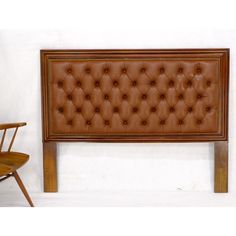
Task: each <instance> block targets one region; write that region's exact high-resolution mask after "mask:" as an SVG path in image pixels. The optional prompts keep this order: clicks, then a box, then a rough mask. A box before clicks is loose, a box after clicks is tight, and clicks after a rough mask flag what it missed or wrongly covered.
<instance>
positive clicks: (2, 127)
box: [0, 123, 26, 152]
mask: <svg viewBox="0 0 236 236" xmlns="http://www.w3.org/2000/svg"><path fill="white" fill-rule="evenodd" d="M25 125H26V123H11V124H2V125H0V130H3V135H2V138H1V142H0V152H2V148H3V144H4V141H5V137H6V134H7V130H9V129H15V130H14V133H13V136H12V138H11V141H10V143H9V146H8V148H7V151H8V152H10V151H11V148H12V145H13V143H14V141H15V137H16V134H17V131H18V128H19V127H21V126H25Z"/></svg>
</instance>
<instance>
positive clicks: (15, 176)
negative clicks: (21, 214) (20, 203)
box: [12, 171, 34, 207]
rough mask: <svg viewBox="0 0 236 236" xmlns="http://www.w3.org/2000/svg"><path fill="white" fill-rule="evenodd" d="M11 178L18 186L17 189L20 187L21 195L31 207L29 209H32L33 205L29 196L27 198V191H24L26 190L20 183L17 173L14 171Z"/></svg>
mask: <svg viewBox="0 0 236 236" xmlns="http://www.w3.org/2000/svg"><path fill="white" fill-rule="evenodd" d="M12 176H14V178H15V180H16V182H17V184H18V185H19V187H20V189H21V191H22V193H23V194H24V196H25V198H26V199H27V201H28V203H29V204H30V206H31V207H34V204H33V202H32V200H31V198H30V196H29V194H28V192H27V190H26V188H25V186H24V184H23V182H22V181H21V179H20V176H19V175H18V173H17V172H16V171H14V172H13V173H12Z"/></svg>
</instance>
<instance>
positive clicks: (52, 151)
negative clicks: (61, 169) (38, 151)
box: [43, 142, 58, 192]
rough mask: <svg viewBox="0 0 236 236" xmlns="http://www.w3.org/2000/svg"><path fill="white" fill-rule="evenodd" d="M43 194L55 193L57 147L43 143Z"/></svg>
mask: <svg viewBox="0 0 236 236" xmlns="http://www.w3.org/2000/svg"><path fill="white" fill-rule="evenodd" d="M43 172H44V192H57V191H58V188H57V146H56V143H53V142H43Z"/></svg>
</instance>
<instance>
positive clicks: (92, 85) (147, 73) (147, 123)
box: [44, 51, 227, 138]
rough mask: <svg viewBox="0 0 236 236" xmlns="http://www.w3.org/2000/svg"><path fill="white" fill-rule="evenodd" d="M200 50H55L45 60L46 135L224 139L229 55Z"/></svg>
mask: <svg viewBox="0 0 236 236" xmlns="http://www.w3.org/2000/svg"><path fill="white" fill-rule="evenodd" d="M50 53H52V51H51V52H50ZM50 53H49V54H50ZM103 54H104V53H103ZM137 54H138V53H137ZM195 54H196V53H195ZM195 54H194V55H193V53H189V54H186V53H182V54H181V51H180V52H178V53H177V54H176V53H174V54H172V55H170V54H168V53H166V54H165V53H164V54H162V55H161V56H160V55H158V54H157V55H155V56H153V55H152V54H146V55H145V56H143V55H140V56H138V55H136V56H135V57H133V56H132V55H123V58H121V57H120V56H119V57H117V58H116V57H115V56H114V57H112V58H109V57H108V56H107V57H105V56H104V55H103V58H96V55H95V56H94V55H92V56H87V57H86V56H84V57H83V56H81V55H80V54H79V53H78V52H77V54H76V56H74V55H73V56H74V57H73V58H71V55H70V54H66V53H65V55H63V54H60V53H59V55H58V57H55V55H53V56H54V57H53V58H50V59H48V60H47V61H46V65H45V67H46V66H47V71H46V78H45V79H46V80H45V81H46V82H45V84H44V86H46V88H45V90H46V91H47V106H46V109H45V110H44V111H45V114H44V118H45V116H46V119H45V120H44V122H45V129H47V131H46V132H47V133H48V134H49V136H50V135H52V136H53V135H55V136H57V135H60V136H61V137H63V135H65V136H66V135H72V136H73V135H80V136H81V135H82V136H83V135H124V136H125V135H186V136H187V135H196V134H198V135H199V134H202V135H221V136H222V134H223V136H224V138H225V133H226V130H225V129H226V128H225V127H226V122H227V121H226V118H225V114H226V113H227V111H225V110H227V107H224V104H223V103H224V102H225V104H226V100H227V94H225V90H226V89H227V82H226V81H224V80H226V79H225V78H224V77H222V68H221V63H222V62H221V61H220V58H221V57H222V55H221V54H220V55H215V54H214V55H210V56H209V55H208V54H203V53H199V54H196V55H195ZM44 56H45V55H44ZM44 63H45V62H44ZM44 108H45V107H44ZM224 109H225V110H224Z"/></svg>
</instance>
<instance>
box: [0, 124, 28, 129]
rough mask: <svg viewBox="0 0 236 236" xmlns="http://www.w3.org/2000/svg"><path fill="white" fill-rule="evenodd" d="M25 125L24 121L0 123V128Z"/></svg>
mask: <svg viewBox="0 0 236 236" xmlns="http://www.w3.org/2000/svg"><path fill="white" fill-rule="evenodd" d="M25 125H26V122H21V123H6V124H0V130H3V129H12V128H18V127H21V126H25Z"/></svg>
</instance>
